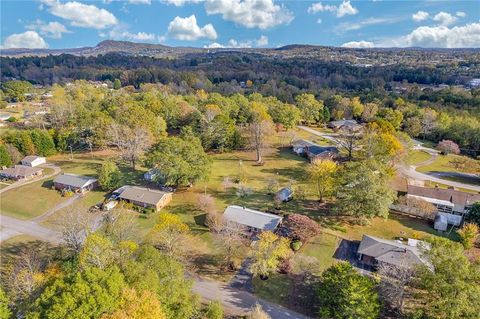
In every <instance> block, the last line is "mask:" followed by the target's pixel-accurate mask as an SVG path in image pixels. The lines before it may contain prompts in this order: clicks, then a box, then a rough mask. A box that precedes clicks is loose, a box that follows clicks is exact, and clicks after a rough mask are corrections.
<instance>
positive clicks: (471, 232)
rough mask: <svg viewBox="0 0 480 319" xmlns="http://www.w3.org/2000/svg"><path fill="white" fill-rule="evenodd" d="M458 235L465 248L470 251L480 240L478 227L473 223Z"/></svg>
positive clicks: (467, 225)
mask: <svg viewBox="0 0 480 319" xmlns="http://www.w3.org/2000/svg"><path fill="white" fill-rule="evenodd" d="M457 233H458V235H459V236H460V241H461V242H462V244H463V247H465V249H470V248H472V247H473V245H474V244H475V241H476V240H477V238H478V226H477V225H476V224H473V223H466V224H465V225H464V226H463V227H462V229H460V230H458V231H457Z"/></svg>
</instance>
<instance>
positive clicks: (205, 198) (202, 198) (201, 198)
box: [197, 194, 217, 214]
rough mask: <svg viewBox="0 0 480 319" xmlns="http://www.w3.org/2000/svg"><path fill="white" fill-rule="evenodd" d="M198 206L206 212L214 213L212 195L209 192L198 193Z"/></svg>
mask: <svg viewBox="0 0 480 319" xmlns="http://www.w3.org/2000/svg"><path fill="white" fill-rule="evenodd" d="M197 206H198V208H199V209H200V210H201V211H202V212H204V213H207V214H210V213H216V211H217V209H216V207H215V200H214V199H213V197H212V195H209V194H199V195H198V199H197Z"/></svg>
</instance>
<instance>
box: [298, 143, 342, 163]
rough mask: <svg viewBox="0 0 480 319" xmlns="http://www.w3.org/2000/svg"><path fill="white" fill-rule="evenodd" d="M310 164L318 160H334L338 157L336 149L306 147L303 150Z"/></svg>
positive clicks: (330, 147) (329, 147) (331, 147)
mask: <svg viewBox="0 0 480 319" xmlns="http://www.w3.org/2000/svg"><path fill="white" fill-rule="evenodd" d="M305 153H306V154H307V157H308V159H309V160H310V162H313V161H315V160H320V159H335V158H336V157H337V156H338V153H339V151H338V148H336V147H335V146H318V145H316V146H307V147H306V149H305Z"/></svg>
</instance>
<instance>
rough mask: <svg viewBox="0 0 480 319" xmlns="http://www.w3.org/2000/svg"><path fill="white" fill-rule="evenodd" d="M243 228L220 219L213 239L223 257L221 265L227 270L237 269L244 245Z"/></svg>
mask: <svg viewBox="0 0 480 319" xmlns="http://www.w3.org/2000/svg"><path fill="white" fill-rule="evenodd" d="M245 231H246V229H245V227H244V226H243V225H240V224H238V223H234V222H231V221H228V220H225V219H224V218H222V219H221V220H220V222H219V224H218V225H217V227H216V229H215V231H214V233H213V238H214V241H215V243H216V244H217V246H218V247H219V248H220V250H221V252H222V255H223V265H224V267H225V268H226V269H228V270H235V269H237V261H238V260H237V259H238V257H239V256H240V254H241V249H242V247H243V246H245V245H246V240H245V235H244V234H245Z"/></svg>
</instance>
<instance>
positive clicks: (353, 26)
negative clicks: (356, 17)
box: [334, 17, 398, 33]
mask: <svg viewBox="0 0 480 319" xmlns="http://www.w3.org/2000/svg"><path fill="white" fill-rule="evenodd" d="M397 21H398V20H397V19H395V18H373V17H372V18H367V19H364V20H361V21H358V22H344V23H340V24H339V25H337V26H336V27H335V28H334V30H335V32H337V33H345V32H348V31H353V30H358V29H361V28H363V27H367V26H370V25H376V24H384V23H395V22H397Z"/></svg>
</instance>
